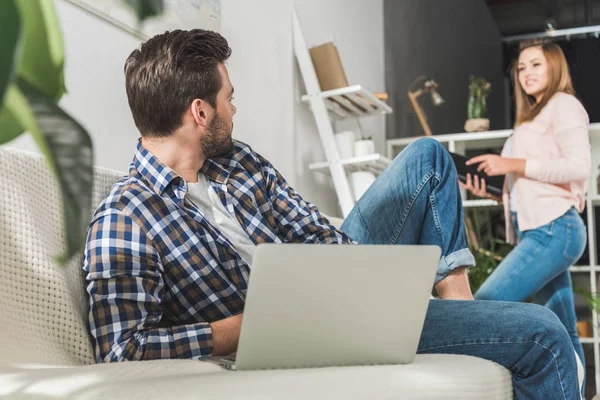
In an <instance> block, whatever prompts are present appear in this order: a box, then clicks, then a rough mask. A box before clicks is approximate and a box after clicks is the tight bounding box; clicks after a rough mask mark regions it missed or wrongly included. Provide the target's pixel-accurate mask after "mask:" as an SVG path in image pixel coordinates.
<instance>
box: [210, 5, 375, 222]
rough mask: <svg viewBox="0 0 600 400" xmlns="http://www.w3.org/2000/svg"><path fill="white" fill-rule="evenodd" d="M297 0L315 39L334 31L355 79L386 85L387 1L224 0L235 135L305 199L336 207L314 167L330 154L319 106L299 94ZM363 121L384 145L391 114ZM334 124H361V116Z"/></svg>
mask: <svg viewBox="0 0 600 400" xmlns="http://www.w3.org/2000/svg"><path fill="white" fill-rule="evenodd" d="M294 5H295V7H296V11H297V13H298V17H299V20H300V24H301V26H302V30H303V32H304V36H305V40H306V43H307V45H308V46H312V45H316V44H321V43H323V42H326V41H328V40H330V39H331V38H333V39H334V41H335V43H336V44H337V46H338V50H339V52H340V56H341V58H342V62H343V65H344V69H345V70H346V75H347V77H348V80H349V82H350V84H355V83H360V84H362V85H364V86H365V87H367V88H369V89H371V90H373V91H383V90H385V85H384V49H383V46H384V44H383V43H384V42H383V1H382V0H301V1H295V2H294V1H293V0H254V1H252V2H246V1H240V0H222V11H223V17H222V24H221V32H222V33H223V35H224V36H225V37H226V38H227V39H228V40H229V42H230V45H231V47H232V48H233V55H232V58H231V61H230V63H229V71H230V75H231V79H232V80H233V84H234V86H235V87H236V98H237V102H236V105H237V106H238V114H237V116H236V120H235V124H236V129H235V135H236V136H237V137H238V138H239V139H241V140H245V141H248V142H250V143H251V144H252V145H253V147H254V148H255V149H256V150H257V151H259V152H260V153H262V154H263V155H265V157H267V158H268V159H269V160H271V162H273V164H274V165H275V166H276V167H277V168H278V169H279V170H280V171H281V172H282V173H283V174H284V176H285V177H286V178H287V179H288V181H289V182H290V184H291V185H292V186H293V187H294V188H295V189H296V190H297V191H298V192H299V193H301V194H302V195H303V196H304V197H305V198H306V199H308V200H310V201H312V202H314V203H315V204H316V205H317V206H319V207H320V208H321V209H322V211H324V212H327V213H329V214H337V213H338V206H337V199H336V197H335V193H334V191H333V189H332V185H331V184H330V182H329V180H328V179H329V178H325V177H323V176H319V175H317V174H315V173H314V172H311V171H309V170H308V164H310V163H312V162H316V161H324V160H325V155H324V153H323V150H322V147H321V143H320V139H319V135H318V132H317V131H316V126H315V123H314V120H313V116H312V113H311V112H310V111H309V109H308V107H307V106H306V104H303V103H301V102H300V101H299V97H300V95H301V94H303V93H304V88H303V84H302V81H301V79H300V73H299V71H298V68H297V65H296V61H295V59H294V55H293V49H292V32H291V15H290V13H291V10H292V7H294ZM361 123H362V127H363V131H364V132H365V134H366V135H367V136H368V135H373V136H374V139H375V141H376V145H377V149H378V151H380V152H384V137H385V125H384V124H385V120H384V118H382V117H370V118H363V119H362V121H361ZM334 128H337V129H338V130H342V129H345V128H350V129H356V123H355V122H354V121H349V122H346V123H344V124H343V125H340V126H338V127H334Z"/></svg>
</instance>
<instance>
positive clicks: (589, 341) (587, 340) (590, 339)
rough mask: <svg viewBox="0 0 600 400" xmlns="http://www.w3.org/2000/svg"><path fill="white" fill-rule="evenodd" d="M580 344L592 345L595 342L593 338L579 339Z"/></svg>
mask: <svg viewBox="0 0 600 400" xmlns="http://www.w3.org/2000/svg"><path fill="white" fill-rule="evenodd" d="M579 340H581V343H594V342H595V341H596V340H595V338H593V337H580V338H579Z"/></svg>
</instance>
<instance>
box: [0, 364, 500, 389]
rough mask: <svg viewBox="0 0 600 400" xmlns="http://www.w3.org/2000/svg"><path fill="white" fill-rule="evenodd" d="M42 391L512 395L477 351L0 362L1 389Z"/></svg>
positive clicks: (495, 370)
mask: <svg viewBox="0 0 600 400" xmlns="http://www.w3.org/2000/svg"><path fill="white" fill-rule="evenodd" d="M5 395H10V396H13V397H16V398H19V399H20V398H31V399H37V398H39V399H48V398H70V399H149V398H158V397H159V396H160V397H161V398H172V399H197V398H205V399H244V400H248V399H403V400H406V399H457V400H458V399H461V400H469V399H477V400H480V399H503V400H504V399H512V385H511V380H510V374H509V372H508V371H507V370H506V369H504V368H502V367H500V366H499V365H497V364H494V363H491V362H489V361H485V360H482V359H479V358H474V357H467V356H455V355H418V356H417V358H416V359H415V361H414V362H413V363H412V364H408V365H390V366H367V367H336V368H313V369H295V370H277V371H274V370H271V371H243V372H234V371H226V370H224V369H222V368H221V367H219V366H217V365H215V364H211V363H208V362H202V361H187V360H180V361H176V360H172V361H169V360H164V361H137V362H124V363H114V364H99V365H89V366H84V367H57V368H51V367H49V366H44V367H42V366H39V365H26V364H24V363H20V364H12V365H7V364H6V363H4V365H2V364H0V397H2V396H5Z"/></svg>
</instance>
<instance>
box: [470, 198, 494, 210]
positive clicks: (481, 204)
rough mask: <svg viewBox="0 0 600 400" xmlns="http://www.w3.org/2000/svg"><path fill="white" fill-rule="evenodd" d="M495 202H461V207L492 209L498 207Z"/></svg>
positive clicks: (484, 200)
mask: <svg viewBox="0 0 600 400" xmlns="http://www.w3.org/2000/svg"><path fill="white" fill-rule="evenodd" d="M499 205H500V203H498V202H497V201H496V200H489V199H478V200H463V207H465V208H473V207H492V206H499Z"/></svg>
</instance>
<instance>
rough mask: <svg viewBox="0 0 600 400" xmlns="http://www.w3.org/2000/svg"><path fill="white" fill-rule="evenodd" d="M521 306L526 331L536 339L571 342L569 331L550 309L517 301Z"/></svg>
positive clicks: (520, 313) (521, 319) (520, 317)
mask: <svg viewBox="0 0 600 400" xmlns="http://www.w3.org/2000/svg"><path fill="white" fill-rule="evenodd" d="M515 306H517V307H519V321H520V323H521V327H522V329H523V330H524V331H528V333H529V334H530V335H531V336H533V337H532V339H533V340H536V339H539V340H550V341H551V342H554V343H555V344H569V345H570V344H571V339H570V337H569V333H568V332H567V330H566V328H565V326H564V325H563V323H562V322H561V321H560V319H558V316H557V315H556V314H555V313H554V312H553V311H552V310H550V309H548V308H546V307H543V306H540V305H537V304H528V303H515Z"/></svg>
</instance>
